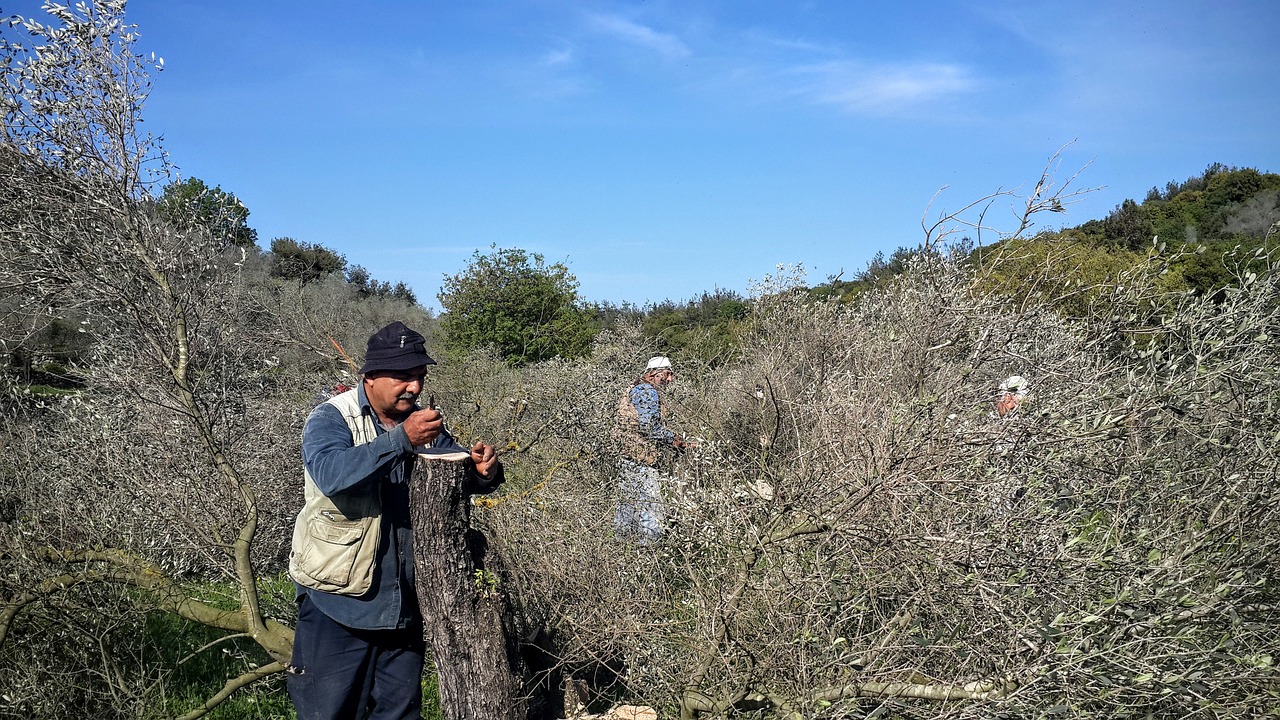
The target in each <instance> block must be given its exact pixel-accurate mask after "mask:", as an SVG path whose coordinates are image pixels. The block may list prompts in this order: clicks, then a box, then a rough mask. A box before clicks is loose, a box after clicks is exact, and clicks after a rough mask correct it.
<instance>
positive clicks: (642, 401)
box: [615, 382, 676, 443]
mask: <svg viewBox="0 0 1280 720" xmlns="http://www.w3.org/2000/svg"><path fill="white" fill-rule="evenodd" d="M630 396H631V404H632V405H635V407H636V414H637V415H639V416H640V432H641V433H643V434H644V436H645V437H647V438H649V439H650V440H657V441H659V442H668V443H669V442H672V441H673V440H675V437H676V434H675V433H674V432H671V431H670V430H668V429H667V428H666V426H664V425H663V424H662V405H661V401H659V400H658V389H657V388H656V387H654V386H653V385H652V384H650V383H647V382H642V383H637V384H636V385H635V387H633V388H631V392H630ZM615 397H616V396H615Z"/></svg>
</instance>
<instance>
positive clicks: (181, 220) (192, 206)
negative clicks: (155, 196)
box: [156, 178, 258, 247]
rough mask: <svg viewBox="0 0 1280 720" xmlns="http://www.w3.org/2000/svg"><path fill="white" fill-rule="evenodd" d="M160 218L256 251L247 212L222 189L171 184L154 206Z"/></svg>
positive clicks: (191, 181) (191, 182)
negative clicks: (203, 231) (204, 230)
mask: <svg viewBox="0 0 1280 720" xmlns="http://www.w3.org/2000/svg"><path fill="white" fill-rule="evenodd" d="M156 205H157V208H158V209H159V211H160V215H161V217H163V218H164V219H166V220H168V221H169V222H171V223H175V224H178V225H179V226H181V227H193V226H195V227H203V228H206V229H207V230H209V232H211V233H213V236H214V237H215V238H222V239H224V240H225V241H226V242H228V243H229V244H231V245H236V246H238V247H256V246H257V244H258V231H257V230H254V229H253V228H251V227H249V224H248V220H249V209H248V208H247V207H245V206H244V203H242V202H240V199H239V198H237V197H236V196H235V195H233V194H231V193H229V192H227V191H225V190H223V189H222V187H221V186H214V187H212V188H211V187H209V186H208V185H206V184H205V182H204V181H203V180H201V179H200V178H188V179H186V180H182V181H180V182H175V183H170V184H169V185H167V186H166V187H165V189H164V193H163V194H162V195H161V196H160V199H159V201H158V202H157V203H156Z"/></svg>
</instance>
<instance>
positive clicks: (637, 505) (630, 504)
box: [613, 458, 667, 544]
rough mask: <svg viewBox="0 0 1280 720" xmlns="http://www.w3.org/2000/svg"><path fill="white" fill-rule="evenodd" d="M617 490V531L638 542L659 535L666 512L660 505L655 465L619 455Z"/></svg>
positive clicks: (659, 477) (660, 490)
mask: <svg viewBox="0 0 1280 720" xmlns="http://www.w3.org/2000/svg"><path fill="white" fill-rule="evenodd" d="M618 491H619V494H620V495H621V498H620V500H619V503H618V511H617V512H616V513H615V514H614V518H613V526H614V529H615V531H616V533H617V534H618V535H619V536H622V537H630V538H633V539H635V540H637V541H638V542H640V543H641V544H645V543H650V542H653V541H656V540H658V539H659V538H660V537H662V531H663V528H664V527H665V525H666V521H667V512H666V508H665V507H664V506H663V504H662V475H661V474H660V473H659V472H658V470H657V468H652V467H649V466H648V465H641V464H640V463H638V462H635V461H633V460H629V459H627V458H621V459H620V460H619V461H618Z"/></svg>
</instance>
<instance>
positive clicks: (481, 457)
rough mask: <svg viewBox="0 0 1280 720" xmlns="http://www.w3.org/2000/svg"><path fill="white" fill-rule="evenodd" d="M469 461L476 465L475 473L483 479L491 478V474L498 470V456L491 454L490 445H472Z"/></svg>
mask: <svg viewBox="0 0 1280 720" xmlns="http://www.w3.org/2000/svg"><path fill="white" fill-rule="evenodd" d="M471 460H472V462H474V463H475V464H476V472H478V473H480V474H481V475H483V476H485V477H492V476H493V472H494V471H495V470H497V469H498V456H497V454H495V453H494V452H493V446H492V445H486V444H484V443H482V442H477V443H476V444H475V445H472V446H471Z"/></svg>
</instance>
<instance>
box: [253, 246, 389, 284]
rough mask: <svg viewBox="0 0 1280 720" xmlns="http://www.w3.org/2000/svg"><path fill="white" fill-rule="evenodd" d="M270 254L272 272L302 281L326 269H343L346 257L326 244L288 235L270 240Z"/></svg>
mask: <svg viewBox="0 0 1280 720" xmlns="http://www.w3.org/2000/svg"><path fill="white" fill-rule="evenodd" d="M271 258H272V259H271V274H272V275H274V276H276V277H279V278H285V279H291V280H300V281H302V282H303V283H308V282H314V281H316V280H319V279H320V278H321V277H324V276H325V275H328V274H329V273H336V272H342V271H343V270H344V269H345V268H346V267H347V259H346V258H345V257H343V256H342V255H339V254H338V253H336V252H334V251H332V250H330V249H329V248H327V247H325V246H323V245H320V244H314V245H313V244H311V243H307V242H300V241H298V240H294V239H293V238H290V237H278V238H276V239H275V240H272V241H271ZM366 275H367V273H366Z"/></svg>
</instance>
